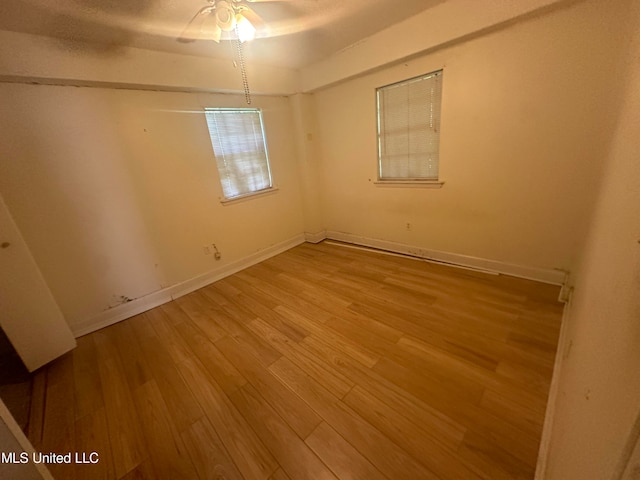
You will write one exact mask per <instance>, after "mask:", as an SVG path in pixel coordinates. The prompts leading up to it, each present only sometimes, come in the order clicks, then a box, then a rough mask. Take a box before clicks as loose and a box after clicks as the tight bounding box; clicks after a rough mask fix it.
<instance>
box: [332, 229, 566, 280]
mask: <svg viewBox="0 0 640 480" xmlns="http://www.w3.org/2000/svg"><path fill="white" fill-rule="evenodd" d="M326 236H327V238H329V239H332V240H338V241H341V242H347V243H354V244H356V245H363V246H366V247H373V248H379V249H381V250H387V251H390V252H394V253H401V254H405V255H412V256H414V257H418V258H423V259H425V260H432V261H436V262H442V263H449V264H452V265H458V266H462V267H466V268H473V269H478V270H484V271H488V272H492V273H502V274H505V275H511V276H513V277H519V278H526V279H528V280H535V281H538V282H543V283H549V284H552V285H563V284H564V281H565V277H566V275H567V272H565V271H564V270H554V269H544V268H537V267H527V266H523V265H515V264H511V263H505V262H501V261H498V260H489V259H485V258H479V257H472V256H468V255H460V254H457V253H449V252H442V251H438V250H427V249H424V248H420V247H414V246H411V245H406V244H403V243H397V242H390V241H387V240H380V239H376V238H368V237H362V236H359V235H353V234H350V233H344V232H336V231H327V232H326Z"/></svg>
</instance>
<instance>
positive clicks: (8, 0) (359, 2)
mask: <svg viewBox="0 0 640 480" xmlns="http://www.w3.org/2000/svg"><path fill="white" fill-rule="evenodd" d="M445 1H446V0H288V1H265V0H262V1H261V2H259V3H252V4H251V7H252V8H253V9H254V11H255V12H256V13H257V14H258V15H259V16H260V17H261V18H262V19H263V20H264V22H265V25H264V26H263V27H262V28H260V29H259V31H258V38H257V39H256V40H254V41H253V42H250V43H248V44H245V55H246V57H247V58H248V59H249V60H250V61H253V62H257V63H264V64H270V65H278V66H283V67H290V68H301V67H304V66H307V65H309V64H311V63H314V62H315V61H318V60H321V59H323V58H326V57H328V56H330V55H331V54H332V53H335V52H337V51H339V50H341V49H343V48H345V47H347V46H349V45H352V44H354V43H357V42H358V41H359V40H361V39H363V38H366V37H368V36H370V35H372V34H373V33H375V32H377V31H379V30H382V29H384V28H386V27H388V26H390V25H393V24H395V23H398V22H399V21H401V20H404V19H406V18H408V17H410V16H412V15H414V14H416V13H418V12H421V11H423V10H426V9H429V8H432V7H433V6H435V5H437V4H440V3H443V2H445ZM206 5H207V3H206V1H205V0H0V29H2V30H9V31H14V32H24V33H31V34H37V35H45V36H49V37H54V38H56V39H58V41H59V42H60V43H61V46H63V47H65V48H73V49H87V50H90V51H92V52H94V53H96V54H104V55H113V54H118V52H119V51H120V50H121V49H122V47H126V46H130V47H139V48H146V49H150V50H158V51H165V52H173V53H182V54H188V55H205V56H212V57H220V58H229V57H231V56H232V54H233V51H232V43H231V42H228V41H223V42H221V43H220V44H216V43H214V42H213V41H211V40H198V41H196V42H193V43H180V42H178V41H177V40H176V39H177V38H178V37H179V36H180V35H181V33H182V31H183V29H184V27H185V26H186V25H187V23H188V22H189V20H190V19H191V17H193V15H194V14H195V13H196V12H197V11H198V10H199V9H200V8H201V7H203V6H206Z"/></svg>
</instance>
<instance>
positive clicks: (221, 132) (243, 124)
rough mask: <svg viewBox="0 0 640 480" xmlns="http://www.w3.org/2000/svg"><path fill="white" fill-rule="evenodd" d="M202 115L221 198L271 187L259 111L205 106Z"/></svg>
mask: <svg viewBox="0 0 640 480" xmlns="http://www.w3.org/2000/svg"><path fill="white" fill-rule="evenodd" d="M205 116H206V118H207V127H209V135H210V136H211V145H213V153H214V155H215V157H216V164H217V166H218V172H219V173H220V183H221V184H222V191H223V193H224V198H225V199H226V200H231V199H235V198H240V197H245V196H248V195H253V194H255V193H260V192H263V191H266V190H269V189H271V188H272V187H273V184H272V181H271V169H270V167H269V158H268V155H267V143H266V141H265V137H264V129H263V124H262V112H261V111H260V110H258V109H255V108H207V109H205Z"/></svg>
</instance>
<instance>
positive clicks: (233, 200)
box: [220, 187, 278, 205]
mask: <svg viewBox="0 0 640 480" xmlns="http://www.w3.org/2000/svg"><path fill="white" fill-rule="evenodd" d="M277 191H278V188H277V187H271V188H265V189H264V190H259V191H257V192H251V193H245V194H244V195H239V196H237V197H232V198H225V199H222V200H220V203H221V204H222V205H231V204H233V203H240V202H244V201H247V200H250V199H252V198H256V197H263V196H265V195H271V194H272V193H276V192H277Z"/></svg>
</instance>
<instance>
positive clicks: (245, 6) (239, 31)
mask: <svg viewBox="0 0 640 480" xmlns="http://www.w3.org/2000/svg"><path fill="white" fill-rule="evenodd" d="M277 1H289V0H207V3H208V5H205V6H204V7H202V8H201V9H200V10H198V11H197V12H196V14H195V15H194V16H193V17H192V18H191V20H190V21H189V23H188V24H187V26H186V27H185V29H184V30H183V31H182V34H181V35H180V37H179V38H178V41H179V42H183V43H188V42H193V41H195V40H198V39H199V38H207V37H208V38H210V39H211V40H213V41H214V42H216V43H220V40H222V39H223V38H222V36H223V32H227V33H228V35H226V38H225V39H228V40H232V41H233V43H235V45H236V57H237V61H236V60H234V66H238V64H239V65H240V73H241V76H242V86H243V89H244V95H245V99H246V101H247V103H248V104H250V103H251V92H250V91H249V82H248V81H247V71H246V67H245V60H244V53H243V51H242V44H243V43H244V42H247V41H249V40H253V39H254V37H255V34H256V26H262V25H264V22H263V21H262V19H261V18H260V17H259V16H258V14H257V13H255V12H254V11H253V9H252V8H251V7H250V6H249V4H251V3H257V2H277ZM205 23H206V27H207V28H206V29H205ZM211 23H213V25H211ZM205 30H206V31H205ZM232 32H235V35H234V34H233V33H232Z"/></svg>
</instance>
